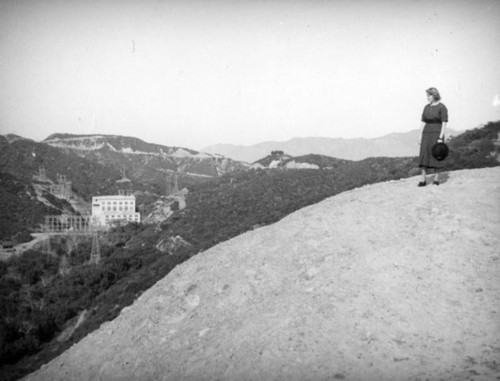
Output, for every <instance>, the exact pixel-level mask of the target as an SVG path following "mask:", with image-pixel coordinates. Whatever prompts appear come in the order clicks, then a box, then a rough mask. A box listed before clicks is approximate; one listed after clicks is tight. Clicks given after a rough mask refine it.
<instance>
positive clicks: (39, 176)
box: [33, 165, 47, 183]
mask: <svg viewBox="0 0 500 381" xmlns="http://www.w3.org/2000/svg"><path fill="white" fill-rule="evenodd" d="M33 180H36V181H40V182H43V183H45V182H47V171H46V170H45V167H44V166H43V165H41V166H40V167H38V172H37V173H35V174H34V175H33Z"/></svg>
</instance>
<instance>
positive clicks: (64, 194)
mask: <svg viewBox="0 0 500 381" xmlns="http://www.w3.org/2000/svg"><path fill="white" fill-rule="evenodd" d="M50 193H52V194H53V195H54V196H56V197H59V198H62V199H64V200H69V199H71V196H72V193H71V181H68V180H66V176H65V175H60V174H59V173H58V174H57V184H55V185H51V186H50Z"/></svg>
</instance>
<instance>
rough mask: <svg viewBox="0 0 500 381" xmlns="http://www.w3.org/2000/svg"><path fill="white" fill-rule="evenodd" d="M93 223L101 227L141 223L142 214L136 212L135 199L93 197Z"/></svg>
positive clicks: (120, 196)
mask: <svg viewBox="0 0 500 381" xmlns="http://www.w3.org/2000/svg"><path fill="white" fill-rule="evenodd" d="M92 222H93V224H96V225H101V226H111V225H115V224H117V223H127V222H141V214H140V213H137V212H136V211H135V197H134V196H128V195H115V196H95V197H92Z"/></svg>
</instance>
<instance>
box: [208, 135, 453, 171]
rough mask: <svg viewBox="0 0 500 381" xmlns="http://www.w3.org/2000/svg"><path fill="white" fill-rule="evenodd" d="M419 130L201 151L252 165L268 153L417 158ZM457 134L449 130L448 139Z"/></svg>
mask: <svg viewBox="0 0 500 381" xmlns="http://www.w3.org/2000/svg"><path fill="white" fill-rule="evenodd" d="M419 132H420V130H412V131H409V132H405V133H392V134H388V135H385V136H381V137H378V138H371V139H367V138H356V139H343V138H321V137H309V138H293V139H290V140H287V141H284V142H275V141H273V142H263V143H259V144H254V145H251V146H243V145H233V144H216V145H212V146H208V147H205V148H203V149H201V151H202V152H209V153H213V154H216V153H217V154H220V155H224V156H226V157H230V158H231V159H234V160H240V161H246V162H249V163H253V162H255V161H257V160H260V159H261V158H263V157H265V156H267V155H268V154H269V153H270V152H271V151H280V150H281V151H284V152H286V153H288V154H289V155H291V156H304V155H309V154H317V155H323V156H330V157H335V158H337V159H346V160H363V159H366V158H368V157H378V156H384V157H406V156H415V155H417V154H418V146H417V139H418V135H419ZM459 133H460V132H459V131H455V130H453V129H448V136H452V135H453V136H456V135H458V134H459Z"/></svg>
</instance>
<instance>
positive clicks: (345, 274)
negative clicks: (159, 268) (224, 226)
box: [27, 167, 500, 381]
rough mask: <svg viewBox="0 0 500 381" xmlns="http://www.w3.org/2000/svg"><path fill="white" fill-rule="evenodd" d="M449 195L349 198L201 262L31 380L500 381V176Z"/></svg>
mask: <svg viewBox="0 0 500 381" xmlns="http://www.w3.org/2000/svg"><path fill="white" fill-rule="evenodd" d="M443 180H444V182H443V183H442V185H440V186H429V187H425V188H417V187H416V186H415V184H416V181H417V179H416V178H410V179H406V180H400V181H392V182H385V183H380V184H375V185H370V186H366V187H363V188H359V189H355V190H352V191H349V192H345V193H342V194H340V195H337V196H334V197H332V198H329V199H326V200H324V201H322V202H320V203H318V204H315V205H312V206H309V207H307V208H304V209H301V210H299V211H297V212H295V213H293V214H291V215H290V216H288V217H286V218H284V219H282V220H281V221H279V222H277V223H275V224H272V225H269V226H266V227H262V228H259V229H256V230H253V231H251V232H248V233H245V234H243V235H241V236H238V237H236V238H234V239H232V240H230V241H227V242H224V243H221V244H219V245H217V246H215V247H213V248H211V249H209V250H207V251H205V252H203V253H200V254H198V255H197V256H195V257H193V258H191V259H190V260H188V261H187V262H185V263H184V264H182V265H180V266H177V267H176V268H175V269H174V270H173V271H172V272H171V273H170V274H169V275H168V276H166V277H165V278H164V279H162V280H161V281H159V282H158V283H157V284H156V285H154V286H153V287H152V288H151V289H150V290H148V291H147V292H145V293H144V294H143V295H142V296H141V297H140V298H139V299H138V300H137V301H136V302H135V303H134V304H133V305H132V306H130V307H128V308H126V309H124V310H123V311H122V313H121V314H120V316H119V317H118V318H116V319H115V320H114V321H112V322H110V323H106V324H104V325H103V326H101V328H100V329H99V330H97V331H95V332H94V333H92V334H90V335H89V336H87V337H86V338H85V339H83V340H82V341H81V342H80V343H78V344H76V345H75V346H73V347H72V348H70V349H69V350H68V351H66V352H65V353H63V354H62V355H61V356H60V357H58V358H56V359H55V360H53V361H52V362H50V363H49V364H48V365H46V366H44V367H42V368H41V370H39V371H38V372H36V373H34V374H32V375H30V376H29V377H28V378H27V380H51V381H52V380H68V379H78V380H94V379H124V380H125V379H127V380H128V379H141V380H157V379H163V380H200V379H204V380H216V379H217V380H235V379H241V380H255V379H267V380H327V379H329V380H333V379H352V380H373V379H377V380H418V379H421V380H424V379H429V380H438V379H449V380H458V379H461V380H465V379H470V380H493V379H497V378H498V377H500V362H499V361H498V356H499V353H500V335H499V333H500V319H499V318H498V313H499V311H500V284H499V283H498V273H499V271H500V258H499V253H498V247H500V238H499V236H498V233H497V232H498V231H499V229H500V198H499V197H498V195H499V194H500V169H499V168H498V167H497V168H488V169H477V170H463V171H455V172H451V173H449V175H448V177H447V178H443ZM471 195H472V196H471Z"/></svg>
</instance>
